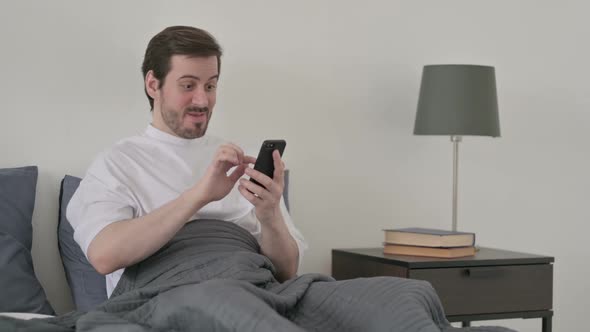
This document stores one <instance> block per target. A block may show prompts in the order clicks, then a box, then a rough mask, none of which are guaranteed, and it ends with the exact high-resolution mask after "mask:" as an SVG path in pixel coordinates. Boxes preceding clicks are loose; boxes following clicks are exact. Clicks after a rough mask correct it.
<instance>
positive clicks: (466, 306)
mask: <svg viewBox="0 0 590 332" xmlns="http://www.w3.org/2000/svg"><path fill="white" fill-rule="evenodd" d="M408 277H409V278H412V279H421V280H426V281H429V282H430V283H431V284H432V286H433V287H434V289H436V291H437V293H438V295H439V297H440V298H441V301H442V304H443V307H444V308H445V314H446V315H458V314H461V315H467V314H485V313H506V312H511V311H529V310H547V309H551V308H552V306H553V305H552V298H553V265H551V264H533V265H504V266H483V267H461V268H427V269H411V270H410V271H409V275H408Z"/></svg>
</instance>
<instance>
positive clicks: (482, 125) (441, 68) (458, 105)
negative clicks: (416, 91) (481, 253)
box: [414, 65, 500, 231]
mask: <svg viewBox="0 0 590 332" xmlns="http://www.w3.org/2000/svg"><path fill="white" fill-rule="evenodd" d="M414 135H449V136H450V137H451V142H452V143H453V231H457V190H458V188H457V183H458V166H459V165H458V164H459V142H461V139H462V136H491V137H499V136H500V121H499V117H498V100H497V94H496V77H495V71H494V67H489V66H478V65H427V66H424V69H423V71H422V83H421V85H420V96H419V99H418V108H417V111H416V122H415V124H414Z"/></svg>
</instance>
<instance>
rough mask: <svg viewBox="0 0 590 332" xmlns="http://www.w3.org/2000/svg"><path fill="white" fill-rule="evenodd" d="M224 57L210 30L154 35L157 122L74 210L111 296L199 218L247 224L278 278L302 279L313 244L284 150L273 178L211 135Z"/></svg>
mask: <svg viewBox="0 0 590 332" xmlns="http://www.w3.org/2000/svg"><path fill="white" fill-rule="evenodd" d="M221 55H222V51H221V48H220V46H219V45H218V43H217V41H216V40H215V39H214V38H213V37H212V36H211V35H210V34H209V33H207V32H206V31H204V30H201V29H197V28H193V27H185V26H175V27H169V28H166V29H164V30H163V31H162V32H160V33H158V34H157V35H156V36H154V37H153V38H152V40H151V41H150V42H149V44H148V47H147V50H146V53H145V59H144V62H143V66H142V71H143V76H144V84H145V92H146V95H147V97H148V100H149V103H150V106H151V109H152V123H151V124H150V125H149V126H148V127H147V129H146V130H145V132H144V133H143V134H142V135H139V136H135V137H131V138H128V139H124V140H122V141H120V142H118V143H117V144H116V145H115V146H114V147H112V148H111V149H109V150H107V151H106V152H105V153H103V154H101V155H100V156H99V157H98V158H97V159H96V160H95V161H94V162H93V163H92V165H91V166H90V168H89V169H88V171H87V173H86V176H85V177H84V179H83V180H82V182H81V183H80V186H79V188H78V190H77V191H76V193H75V194H74V196H73V197H72V200H71V201H70V203H69V206H68V210H67V217H68V220H69V221H70V223H71V224H72V227H73V228H74V238H75V240H76V241H77V242H78V244H79V245H80V247H81V248H82V251H83V252H84V253H85V255H86V256H87V257H88V260H89V261H90V263H91V264H92V265H93V266H94V268H95V269H96V270H97V271H98V272H99V273H102V274H105V275H107V277H106V282H107V293H108V296H109V297H110V295H111V293H112V292H113V290H114V289H115V287H116V285H117V283H118V281H119V279H120V278H121V275H122V274H123V271H124V269H125V268H126V267H128V266H131V265H133V264H135V263H137V262H140V261H142V260H144V259H145V258H147V257H148V256H150V255H152V254H153V253H155V252H156V251H158V250H159V249H160V248H162V247H163V246H164V245H165V244H166V243H167V242H168V241H169V240H170V239H171V238H172V237H173V236H174V235H175V234H176V233H177V232H178V231H179V230H180V229H181V228H182V227H183V226H184V225H185V224H186V223H187V222H189V221H193V220H196V219H218V220H224V221H228V222H232V223H235V224H237V225H239V226H242V227H243V228H245V229H246V230H248V231H249V232H250V233H251V234H253V235H254V237H255V238H256V239H257V240H258V242H259V244H260V248H261V252H262V254H264V255H265V256H267V257H268V258H269V259H270V260H271V261H272V263H273V265H274V266H275V268H276V271H277V273H276V274H277V275H276V277H277V279H278V280H280V281H284V280H287V279H290V278H292V277H294V276H295V275H296V272H297V268H298V264H299V262H300V261H301V258H302V254H303V250H304V249H305V248H306V243H305V241H304V239H303V237H302V235H301V233H300V232H299V231H298V230H297V229H296V228H295V227H294V225H293V223H292V221H291V219H290V217H289V214H288V213H287V211H286V207H285V204H284V202H283V201H282V199H281V197H282V193H283V188H284V169H285V164H284V163H283V161H281V158H280V155H279V153H278V151H275V152H274V154H273V159H274V166H275V173H274V176H273V179H271V178H269V177H267V176H266V175H264V174H262V173H260V172H258V171H256V170H254V169H252V168H251V165H250V164H253V163H254V162H255V158H254V157H252V156H248V155H245V154H244V152H243V151H242V149H241V148H240V147H239V146H237V145H235V144H232V143H224V142H223V141H222V140H220V139H218V138H215V137H212V136H209V135H205V134H206V131H207V126H208V124H209V121H210V120H211V116H212V114H213V109H214V107H215V102H216V91H217V84H218V80H219V73H220V64H221V61H220V58H221ZM244 174H246V175H248V176H250V177H252V178H254V179H256V180H257V181H258V182H260V183H261V184H263V185H264V187H262V186H259V185H257V184H254V183H253V182H251V181H247V180H245V179H243V178H242V176H243V175H244Z"/></svg>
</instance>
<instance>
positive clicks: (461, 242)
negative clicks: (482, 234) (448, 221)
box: [383, 227, 475, 258]
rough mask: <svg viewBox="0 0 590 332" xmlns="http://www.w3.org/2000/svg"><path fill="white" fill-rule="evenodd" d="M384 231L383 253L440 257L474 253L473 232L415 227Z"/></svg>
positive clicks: (463, 255) (471, 254) (462, 255)
mask: <svg viewBox="0 0 590 332" xmlns="http://www.w3.org/2000/svg"><path fill="white" fill-rule="evenodd" d="M384 231H385V243H384V248H383V253H385V254H391V255H411V256H428V257H440V258H455V257H466V256H473V255H475V233H467V232H457V231H445V230H440V229H429V228H417V227H413V228H400V229H385V230H384Z"/></svg>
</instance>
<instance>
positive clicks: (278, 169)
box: [272, 150, 285, 186]
mask: <svg viewBox="0 0 590 332" xmlns="http://www.w3.org/2000/svg"><path fill="white" fill-rule="evenodd" d="M272 159H273V162H274V166H275V171H274V174H273V179H274V181H277V182H278V183H279V184H280V185H281V186H283V185H284V184H285V164H284V163H283V161H282V160H281V154H280V153H279V150H274V151H273V152H272Z"/></svg>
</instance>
